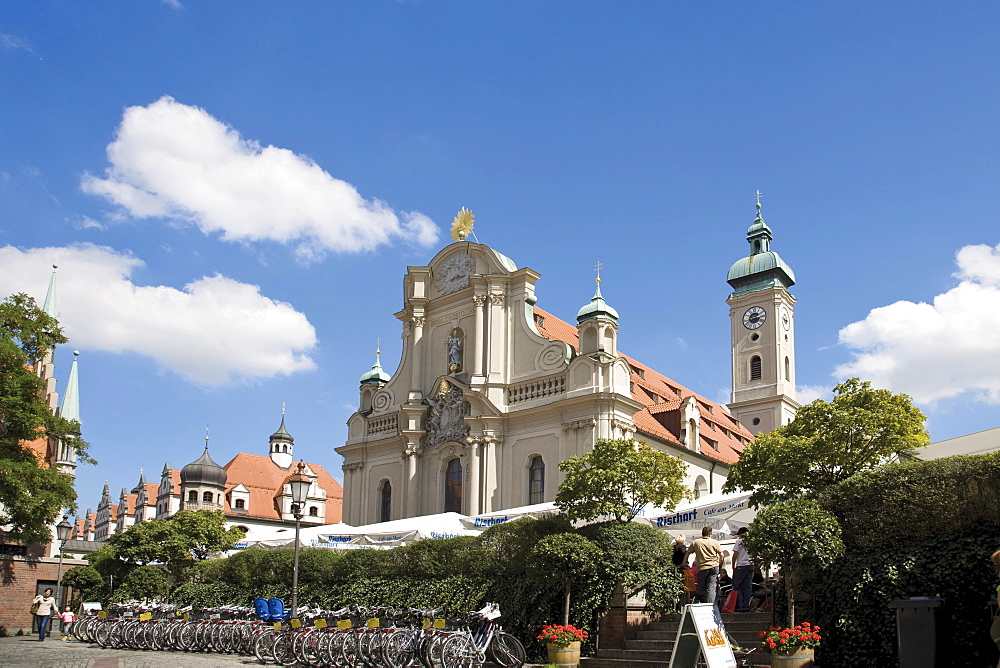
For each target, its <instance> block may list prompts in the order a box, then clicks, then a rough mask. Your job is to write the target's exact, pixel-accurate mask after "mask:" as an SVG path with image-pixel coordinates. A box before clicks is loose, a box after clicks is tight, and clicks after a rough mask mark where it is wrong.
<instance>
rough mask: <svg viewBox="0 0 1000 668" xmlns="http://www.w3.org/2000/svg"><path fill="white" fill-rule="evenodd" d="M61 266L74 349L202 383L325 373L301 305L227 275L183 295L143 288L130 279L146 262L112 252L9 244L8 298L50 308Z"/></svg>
mask: <svg viewBox="0 0 1000 668" xmlns="http://www.w3.org/2000/svg"><path fill="white" fill-rule="evenodd" d="M53 264H57V265H59V278H58V279H57V284H58V285H57V290H56V292H57V296H58V308H59V320H60V322H61V323H62V325H63V327H64V329H65V332H66V335H67V336H68V337H69V338H70V344H69V345H71V346H73V347H74V348H80V349H83V350H88V349H89V350H99V351H107V352H113V353H126V352H132V353H138V354H140V355H145V356H147V357H151V358H152V359H153V360H155V361H156V362H157V363H158V364H160V365H161V366H163V367H164V368H166V369H169V370H170V371H173V372H175V373H177V374H179V375H181V376H183V377H185V378H187V379H188V380H190V381H193V382H195V383H198V384H201V385H225V384H228V383H232V382H236V381H243V380H251V379H259V378H271V377H274V376H282V375H291V374H293V373H297V372H300V371H308V370H311V369H313V368H315V363H314V362H313V360H312V358H311V357H310V356H309V351H310V350H312V349H313V348H314V347H315V345H316V331H315V329H314V328H313V326H312V324H310V323H309V321H308V320H307V319H306V316H305V315H304V314H302V313H299V312H298V311H296V310H295V309H294V308H293V307H292V306H291V305H289V304H286V303H283V302H278V301H274V300H272V299H268V298H267V297H265V296H263V295H261V294H260V289H259V288H258V287H257V286H255V285H249V284H247V283H240V282H237V281H234V280H232V279H230V278H226V277H225V276H220V275H218V274H216V275H215V276H205V277H202V278H199V279H197V280H195V281H192V282H190V283H188V284H187V285H185V286H184V289H183V290H178V289H176V288H172V287H169V286H163V285H160V286H139V285H136V284H134V283H133V282H132V281H131V280H130V276H131V274H132V272H133V271H135V270H136V269H137V268H139V267H141V266H142V264H143V263H142V261H141V260H139V259H137V258H135V257H133V256H131V255H128V254H124V253H118V252H115V251H114V250H112V249H110V248H106V247H101V246H94V245H90V244H81V245H74V246H69V247H62V248H34V249H30V250H25V251H22V250H19V249H17V248H14V247H13V246H5V247H0V295H3V296H6V295H10V294H13V293H15V292H26V293H28V294H30V295H31V296H33V297H34V298H35V300H36V301H37V302H38V303H39V304H41V303H42V302H43V301H44V299H45V290H46V286H47V285H48V279H49V273H50V272H51V269H50V265H53Z"/></svg>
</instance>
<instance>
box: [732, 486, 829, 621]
mask: <svg viewBox="0 0 1000 668" xmlns="http://www.w3.org/2000/svg"><path fill="white" fill-rule="evenodd" d="M743 542H744V544H745V545H746V547H747V549H748V550H749V551H750V553H751V554H753V555H754V556H755V557H757V558H758V559H762V560H763V561H765V562H770V563H775V564H778V565H779V566H781V575H782V578H783V581H784V586H785V594H786V595H787V597H788V626H795V606H794V605H793V601H794V600H795V595H794V586H795V580H796V577H797V575H798V574H800V573H801V572H802V571H803V570H807V569H814V568H818V567H822V566H825V565H828V564H829V563H830V562H832V561H834V560H836V559H838V558H840V557H841V556H842V555H843V554H844V541H843V540H842V538H841V529H840V524H839V523H838V522H837V518H835V517H834V516H833V515H831V514H830V513H829V512H827V511H826V510H824V509H823V508H822V507H821V506H820V504H819V501H817V500H816V499H792V500H790V501H783V502H778V503H774V504H772V505H770V506H768V507H767V508H765V509H763V510H762V511H761V512H760V513H758V514H757V517H755V518H754V520H753V522H751V523H750V529H749V531H747V534H746V536H745V537H744V538H743Z"/></svg>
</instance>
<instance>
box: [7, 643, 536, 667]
mask: <svg viewBox="0 0 1000 668" xmlns="http://www.w3.org/2000/svg"><path fill="white" fill-rule="evenodd" d="M219 665H260V664H258V663H257V661H255V660H253V659H248V658H246V657H245V656H231V655H228V654H186V653H184V652H141V651H133V650H117V649H101V648H100V647H99V646H97V645H85V644H83V643H79V642H73V641H67V642H62V641H60V640H59V639H58V638H46V639H45V642H38V638H36V637H35V636H14V637H12V638H0V666H37V667H39V668H187V667H188V666H219ZM487 665H491V664H487ZM525 668H532V664H528V665H527V666H525Z"/></svg>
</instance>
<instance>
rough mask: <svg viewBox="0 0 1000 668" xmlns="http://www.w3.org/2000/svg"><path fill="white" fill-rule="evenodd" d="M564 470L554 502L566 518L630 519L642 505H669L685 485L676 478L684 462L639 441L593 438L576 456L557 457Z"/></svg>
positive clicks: (684, 492)
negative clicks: (585, 450) (561, 459)
mask: <svg viewBox="0 0 1000 668" xmlns="http://www.w3.org/2000/svg"><path fill="white" fill-rule="evenodd" d="M559 470H561V471H563V472H564V473H565V474H566V477H565V479H564V480H563V483H562V484H561V485H559V492H558V493H557V494H556V506H558V507H559V510H561V511H562V512H563V513H564V514H565V515H566V516H567V518H569V519H570V520H572V521H576V520H581V521H593V520H601V519H614V520H618V521H619V522H631V521H632V519H633V518H634V517H635V516H636V515H638V514H639V511H640V510H642V508H643V506H645V505H646V504H647V503H653V504H655V505H657V506H660V507H662V508H664V509H665V510H670V509H672V508H673V507H674V506H676V505H677V502H678V501H680V500H681V499H683V498H684V497H686V496H687V495H688V494H689V493H690V490H688V488H687V487H685V486H684V485H683V484H681V481H682V480H684V474H685V472H686V471H687V464H685V463H684V462H682V461H681V460H680V458H678V457H674V456H673V455H670V454H667V453H665V452H660V451H659V450H656V449H654V448H652V447H650V446H649V445H647V444H646V443H645V442H644V441H639V442H638V443H636V442H635V441H633V440H632V439H618V440H607V439H599V440H598V441H597V443H596V444H595V445H594V449H593V450H591V451H590V452H588V453H587V454H585V455H583V456H582V457H570V458H569V459H567V460H565V461H563V462H560V463H559Z"/></svg>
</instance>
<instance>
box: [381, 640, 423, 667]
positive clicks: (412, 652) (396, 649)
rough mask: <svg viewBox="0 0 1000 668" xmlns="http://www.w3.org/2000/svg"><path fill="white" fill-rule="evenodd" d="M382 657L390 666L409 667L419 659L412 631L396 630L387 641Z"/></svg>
mask: <svg viewBox="0 0 1000 668" xmlns="http://www.w3.org/2000/svg"><path fill="white" fill-rule="evenodd" d="M382 658H383V660H384V661H385V665H386V666H388V668H409V667H410V666H412V665H413V664H414V662H415V661H416V659H417V652H416V641H415V639H414V637H413V632H412V631H396V632H395V633H393V634H392V635H391V636H389V639H388V640H386V641H385V647H383V648H382Z"/></svg>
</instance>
